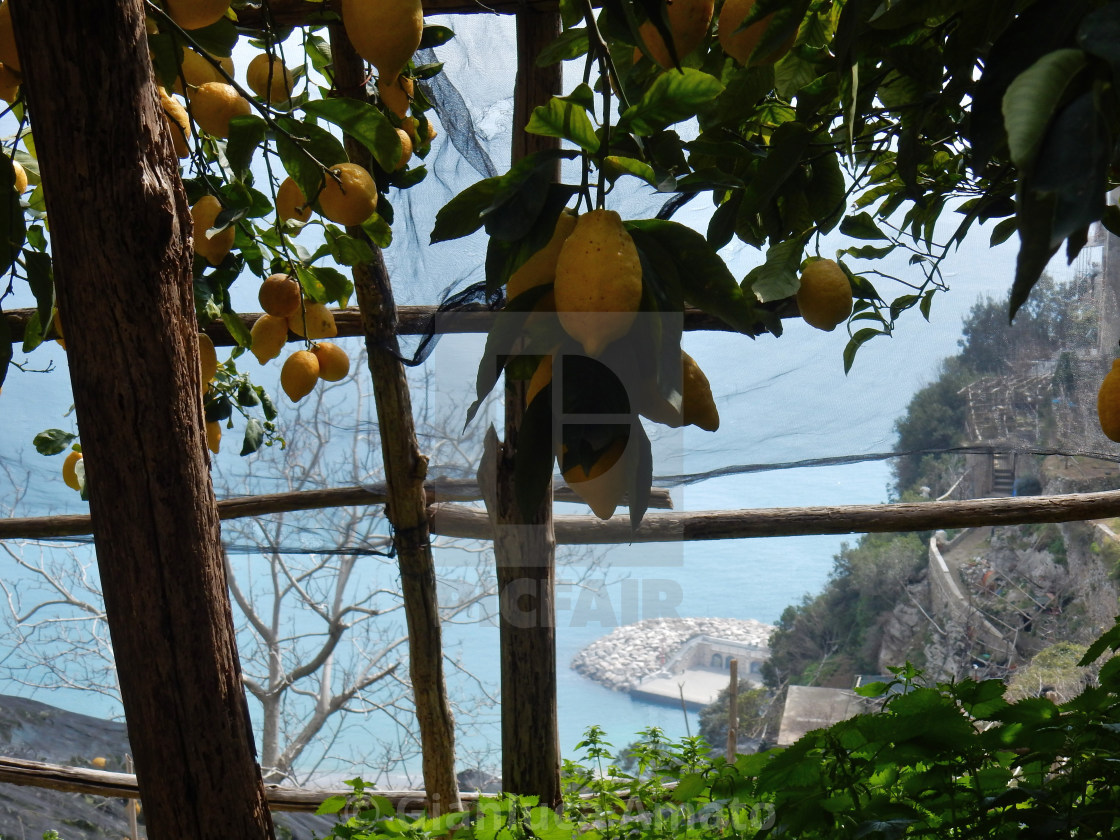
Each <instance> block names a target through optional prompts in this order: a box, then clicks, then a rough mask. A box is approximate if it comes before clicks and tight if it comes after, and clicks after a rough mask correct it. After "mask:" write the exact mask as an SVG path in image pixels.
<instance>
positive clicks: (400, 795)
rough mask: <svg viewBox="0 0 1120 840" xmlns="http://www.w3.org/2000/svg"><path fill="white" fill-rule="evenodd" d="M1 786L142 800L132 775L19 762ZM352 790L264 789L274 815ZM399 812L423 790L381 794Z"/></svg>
mask: <svg viewBox="0 0 1120 840" xmlns="http://www.w3.org/2000/svg"><path fill="white" fill-rule="evenodd" d="M0 783H2V784H9V785H20V786H22V787H35V788H44V789H46V790H57V791H62V792H63V793H82V794H87V795H90V796H105V797H108V798H110V799H139V798H140V792H139V790H138V789H137V787H136V776H134V775H133V774H131V773H110V772H107V771H105V770H91V769H88V768H85V767H67V766H64V765H60V764H46V763H44V762H41V761H25V760H23V759H19V758H0ZM351 792H352V791H350V790H315V789H305V788H289V787H280V786H279V785H265V797H266V799H267V801H268V807H269V809H270V810H272V811H288V812H293V811H294V812H301V811H302V812H311V813H314V812H315V811H316V809H318V807H319V806H320V805H321V804H322V803H323V800H324V799H327V798H329V797H331V796H346V795H347V794H349V793H351ZM377 795H378V796H383V797H385V798H386V799H388V800H389V802H391V803H392V804H393V807H394V808H396V809H397V810H398V811H400V812H404V811H420V810H422V809H424V808H426V807H427V797H426V796H425V794H424V791H422V790H379V791H377ZM460 797H461V798H462V800H463V801H464V803H468V804H473V803H475V802H477V801H478V794H477V793H462V794H460Z"/></svg>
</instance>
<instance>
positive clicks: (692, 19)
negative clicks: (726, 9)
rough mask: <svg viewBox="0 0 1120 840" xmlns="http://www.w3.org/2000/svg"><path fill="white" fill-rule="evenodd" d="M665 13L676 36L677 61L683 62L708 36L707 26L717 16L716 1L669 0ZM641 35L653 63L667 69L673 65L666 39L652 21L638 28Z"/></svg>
mask: <svg viewBox="0 0 1120 840" xmlns="http://www.w3.org/2000/svg"><path fill="white" fill-rule="evenodd" d="M666 3H667V5H666V10H667V11H668V14H669V31H670V32H672V33H673V46H674V47H676V49H677V58H678V59H681V60H683V59H684V57H685V56H686V55H688V54H689V53H690V52H692V51H693V50H694V49H696V48H697V47H698V46H700V42H701V41H703V40H704V36H705V35H707V34H708V27H709V26H710V25H711V22H712V15H713V14H714V13H715V2H714V0H666ZM638 34H639V35H640V36H641V39H642V42H643V43H644V44H645V45H646V48H647V49H648V50H649V53H650V55H651V56H653V60H654V61H656V62H657V63H658V64H660V65H661V66H662V67H664V68H666V69H668V68H670V67H672V66H673V58H672V56H670V55H669V49H668V47H666V46H665V39H664V38H662V37H661V33H660V32H658V31H657V27H656V26H654V25H653V22H652V21H649V20H647V21H645V22H644V23H643V24H642V25H641V26H640V27H638ZM640 55H641V50H637V49H635V52H634V60H635V61H637V60H638V57H639V56H640Z"/></svg>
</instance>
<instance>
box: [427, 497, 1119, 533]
mask: <svg viewBox="0 0 1120 840" xmlns="http://www.w3.org/2000/svg"><path fill="white" fill-rule="evenodd" d="M430 514H431V518H432V533H433V534H439V535H441V536H445V537H461V538H464V539H477V540H486V539H490V537H491V535H492V530H491V527H490V519H489V517H488V516H487V515H486V512H485V511H483V510H479V509H476V508H465V507H462V506H459V505H450V504H437V505H433V506H432V508H431V510H430ZM1113 516H1120V490H1109V491H1106V492H1102V493H1072V494H1068V495H1061V496H1033V497H1023V498H1010V499H973V500H970V501H964V502H912V503H904V504H889V505H841V506H837V507H823V506H822V507H801V508H762V509H757V510H709V511H681V512H678V513H650V514H647V515H646V517H645V519H643V520H642V526H641V527H640V528H639V529H638V530H637V531H636V532H634V531H631V530H630V518H629V517H628V516H625V515H619V516H615V517H614V518H613V519H610V520H608V521H606V522H604V521H603V520H601V519H598V518H597V517H594V516H557V517H555V518H554V520H553V521H554V524H555V528H556V542H557V544H559V545H610V544H629V543H646V542H677V541H693V540H734V539H750V538H754V537H796V536H806V535H810V534H864V533H897V532H902V531H934V530H938V529H941V528H973V527H979V526H984V525H1024V524H1030V523H1034V522H1082V521H1085V520H1091V519H1105V518H1109V517H1113Z"/></svg>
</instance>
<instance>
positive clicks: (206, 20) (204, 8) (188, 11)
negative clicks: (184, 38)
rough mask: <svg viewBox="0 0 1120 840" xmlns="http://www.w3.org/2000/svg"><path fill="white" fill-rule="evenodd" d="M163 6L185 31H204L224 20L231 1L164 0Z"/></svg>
mask: <svg viewBox="0 0 1120 840" xmlns="http://www.w3.org/2000/svg"><path fill="white" fill-rule="evenodd" d="M163 6H164V8H165V9H166V10H167V14H169V15H170V16H171V19H172V20H173V21H175V22H176V23H177V24H179V26H181V27H183V29H202V28H203V27H206V26H210V25H211V24H213V23H217V22H218V21H219V20H221V19H222V17H223V16H224V15H225V13H226V10H227V9H229V0H163Z"/></svg>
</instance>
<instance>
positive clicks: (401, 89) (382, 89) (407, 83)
mask: <svg viewBox="0 0 1120 840" xmlns="http://www.w3.org/2000/svg"><path fill="white" fill-rule="evenodd" d="M415 92H416V86H415V85H414V84H413V81H412V79H410V78H409V77H408V76H397V77H396V78H395V79H389V78H388V77H385V76H382V77H380V78H378V80H377V95H378V96H379V97H381V104H382V105H384V106H385V107H386V108H388V109H389V110H390V111H391V112H392V113H394V114H396V115H397V116H398V117H400V118H401V119H402V120H403V119H405V118H406V116H407V115H408V106H409V105H411V104H412V95H413V94H414V93H415Z"/></svg>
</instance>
